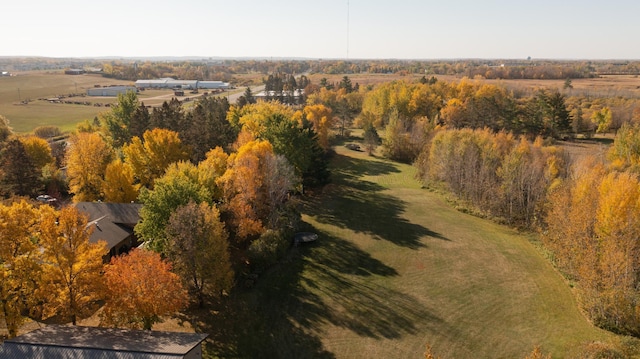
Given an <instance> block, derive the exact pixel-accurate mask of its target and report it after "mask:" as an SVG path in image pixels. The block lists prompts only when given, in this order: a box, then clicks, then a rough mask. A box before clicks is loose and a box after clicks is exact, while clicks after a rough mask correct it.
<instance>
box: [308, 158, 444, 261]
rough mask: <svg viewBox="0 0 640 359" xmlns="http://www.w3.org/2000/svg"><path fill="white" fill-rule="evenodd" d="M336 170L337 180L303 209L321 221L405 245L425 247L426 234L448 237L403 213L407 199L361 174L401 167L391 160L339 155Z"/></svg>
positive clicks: (311, 199)
mask: <svg viewBox="0 0 640 359" xmlns="http://www.w3.org/2000/svg"><path fill="white" fill-rule="evenodd" d="M339 157H344V158H338V159H337V161H340V165H339V166H338V168H337V170H334V183H333V184H331V185H329V186H327V187H326V188H325V190H324V191H323V194H322V195H321V196H318V197H312V198H309V199H308V200H307V201H306V202H305V203H304V208H303V212H304V213H306V214H308V215H310V216H313V217H314V218H316V220H317V221H319V222H321V223H328V224H332V225H336V226H338V227H342V228H348V229H351V230H353V231H355V232H358V233H366V234H368V235H371V236H372V237H373V238H376V239H382V240H387V241H390V242H393V243H395V244H397V245H399V246H402V247H408V248H413V249H417V248H420V247H423V246H424V244H423V243H422V241H421V239H422V237H424V236H429V237H433V238H438V239H442V240H448V239H447V238H445V237H444V236H442V235H441V234H439V233H436V232H434V231H431V230H429V229H428V228H425V227H423V226H421V225H418V224H415V223H411V222H409V221H408V220H406V219H405V218H403V217H402V214H403V213H404V212H405V210H406V203H405V202H403V201H402V200H400V199H398V198H397V197H395V196H392V195H389V194H386V193H382V192H383V190H385V188H384V187H382V186H380V185H379V184H377V183H375V182H371V181H366V180H363V179H361V176H363V175H365V174H367V175H382V174H388V173H392V172H399V170H398V169H397V168H396V167H395V166H394V165H393V164H391V163H387V162H380V161H370V160H362V159H357V158H351V157H347V156H339Z"/></svg>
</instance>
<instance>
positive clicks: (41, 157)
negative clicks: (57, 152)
mask: <svg viewBox="0 0 640 359" xmlns="http://www.w3.org/2000/svg"><path fill="white" fill-rule="evenodd" d="M20 142H22V145H23V146H24V150H25V151H26V152H27V156H29V158H30V159H31V162H32V163H33V165H34V166H36V168H38V169H40V170H42V168H43V167H44V166H45V165H47V164H51V163H53V162H54V158H53V156H52V155H51V147H50V146H49V143H48V142H47V141H46V140H44V139H42V138H40V137H36V136H28V137H21V138H20Z"/></svg>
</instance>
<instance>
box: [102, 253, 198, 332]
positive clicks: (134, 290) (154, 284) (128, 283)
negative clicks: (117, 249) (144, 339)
mask: <svg viewBox="0 0 640 359" xmlns="http://www.w3.org/2000/svg"><path fill="white" fill-rule="evenodd" d="M104 277H105V287H104V289H105V290H104V297H105V305H104V311H103V312H102V318H101V319H102V324H105V325H109V326H115V327H128V328H134V329H135V328H138V329H139V328H142V329H146V330H151V327H152V326H153V324H155V323H159V322H160V321H161V320H162V319H161V318H162V317H163V316H166V315H171V314H174V313H176V312H177V311H179V310H181V309H182V308H184V306H185V305H186V304H187V300H188V297H187V292H186V291H185V290H184V288H183V287H182V280H181V279H180V277H179V276H178V275H177V274H175V273H173V272H171V264H170V263H169V262H166V261H164V260H162V258H160V254H158V253H156V252H152V251H148V250H143V249H134V250H133V251H131V252H130V253H129V254H127V255H123V256H119V257H114V258H113V259H112V260H111V264H110V265H107V266H106V267H105V271H104Z"/></svg>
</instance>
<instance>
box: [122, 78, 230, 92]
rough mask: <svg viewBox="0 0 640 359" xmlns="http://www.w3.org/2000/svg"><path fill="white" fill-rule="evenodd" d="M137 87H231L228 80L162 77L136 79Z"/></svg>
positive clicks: (211, 88)
mask: <svg viewBox="0 0 640 359" xmlns="http://www.w3.org/2000/svg"><path fill="white" fill-rule="evenodd" d="M135 85H136V87H137V88H144V89H149V88H162V89H175V88H180V89H190V90H195V89H210V90H215V89H221V90H225V89H228V88H229V83H228V82H222V81H199V80H175V79H172V78H161V79H151V80H138V81H136V84H135Z"/></svg>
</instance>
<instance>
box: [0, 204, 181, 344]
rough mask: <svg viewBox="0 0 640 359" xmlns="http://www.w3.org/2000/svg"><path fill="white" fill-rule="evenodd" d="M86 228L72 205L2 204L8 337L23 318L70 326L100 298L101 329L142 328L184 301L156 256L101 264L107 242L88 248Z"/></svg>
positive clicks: (1, 284)
mask: <svg viewBox="0 0 640 359" xmlns="http://www.w3.org/2000/svg"><path fill="white" fill-rule="evenodd" d="M92 230H93V227H91V226H88V225H87V218H86V217H85V216H84V215H82V214H80V212H78V210H77V209H76V208H75V207H65V208H63V209H61V210H55V209H53V208H52V207H50V206H47V205H42V206H34V205H33V204H30V203H28V202H27V201H25V200H20V201H14V202H12V203H10V204H1V205H0V279H1V280H0V318H1V319H3V321H4V322H5V323H6V326H7V329H8V332H9V336H10V337H14V336H16V335H17V332H18V329H19V327H20V325H21V324H22V323H23V322H24V320H25V317H26V315H29V316H31V317H34V318H39V319H47V318H52V317H55V318H58V320H60V321H63V322H72V323H73V324H76V322H77V320H79V319H81V318H83V317H86V316H87V315H91V314H93V313H94V312H95V310H96V309H97V308H98V305H99V302H100V301H102V300H104V301H105V303H106V304H105V312H104V314H105V316H104V317H103V323H104V324H106V325H121V326H127V327H140V328H142V327H144V328H146V329H150V328H151V325H152V324H153V323H155V322H157V321H159V320H160V317H161V316H163V315H167V314H171V313H173V312H175V311H176V310H179V309H180V308H182V307H184V306H185V305H186V304H187V296H186V292H185V291H184V289H183V287H182V280H181V279H180V277H178V276H177V275H176V274H173V273H172V272H170V268H171V267H170V264H168V263H167V262H165V261H164V260H162V259H161V258H160V256H159V255H157V254H155V253H151V252H147V251H145V250H135V251H134V252H132V254H131V255H130V256H129V257H130V258H119V259H116V260H114V261H113V262H112V263H111V264H109V265H103V256H104V255H105V252H106V244H105V243H104V242H98V243H90V242H89V236H90V235H91V231H92ZM127 261H129V262H128V263H126V262H127ZM131 262H133V263H135V264H136V266H132V265H131ZM103 272H104V273H105V274H104V275H103V274H102V273H103ZM145 303H147V304H146V305H145Z"/></svg>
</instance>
